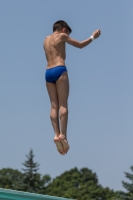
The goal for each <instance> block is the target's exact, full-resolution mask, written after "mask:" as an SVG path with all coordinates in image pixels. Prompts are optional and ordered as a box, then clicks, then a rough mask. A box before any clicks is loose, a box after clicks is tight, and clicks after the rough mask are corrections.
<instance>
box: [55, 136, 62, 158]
mask: <svg viewBox="0 0 133 200" xmlns="http://www.w3.org/2000/svg"><path fill="white" fill-rule="evenodd" d="M54 142H55V144H56V147H57V150H58V152H59V153H60V154H62V155H64V154H65V152H64V149H63V145H62V143H61V142H60V139H59V138H58V137H56V136H55V137H54Z"/></svg>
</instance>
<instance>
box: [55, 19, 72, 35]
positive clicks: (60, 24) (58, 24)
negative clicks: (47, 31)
mask: <svg viewBox="0 0 133 200" xmlns="http://www.w3.org/2000/svg"><path fill="white" fill-rule="evenodd" d="M62 28H66V29H67V30H68V31H69V32H70V33H71V32H72V29H71V28H70V26H69V25H68V24H67V23H66V22H65V21H63V20H59V21H57V22H55V23H54V25H53V32H54V31H60V30H61V29H62Z"/></svg>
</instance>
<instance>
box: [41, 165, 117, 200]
mask: <svg viewBox="0 0 133 200" xmlns="http://www.w3.org/2000/svg"><path fill="white" fill-rule="evenodd" d="M43 193H44V194H47V195H53V196H60V197H65V198H72V199H77V200H78V199H79V200H92V199H95V200H99V199H100V197H101V200H107V199H108V200H115V199H116V197H117V194H116V193H115V192H114V191H113V190H110V189H109V188H102V186H101V185H99V184H98V178H97V175H96V174H95V173H93V172H92V171H91V170H89V169H87V168H82V169H81V170H78V169H77V168H74V169H71V170H70V171H66V172H65V173H63V174H62V175H60V176H59V177H57V178H55V179H54V180H53V181H52V182H51V183H50V184H49V185H48V186H47V187H46V188H45V190H44V191H43Z"/></svg>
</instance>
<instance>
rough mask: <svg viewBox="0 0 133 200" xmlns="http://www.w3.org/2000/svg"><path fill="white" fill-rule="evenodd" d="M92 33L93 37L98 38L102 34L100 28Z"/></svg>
mask: <svg viewBox="0 0 133 200" xmlns="http://www.w3.org/2000/svg"><path fill="white" fill-rule="evenodd" d="M92 35H93V37H94V38H95V39H97V38H98V37H99V36H100V35H101V31H100V29H98V30H96V31H94V32H93V33H92Z"/></svg>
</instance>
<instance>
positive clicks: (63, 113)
mask: <svg viewBox="0 0 133 200" xmlns="http://www.w3.org/2000/svg"><path fill="white" fill-rule="evenodd" d="M67 114H68V108H66V107H63V106H61V107H60V116H63V115H67Z"/></svg>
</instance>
